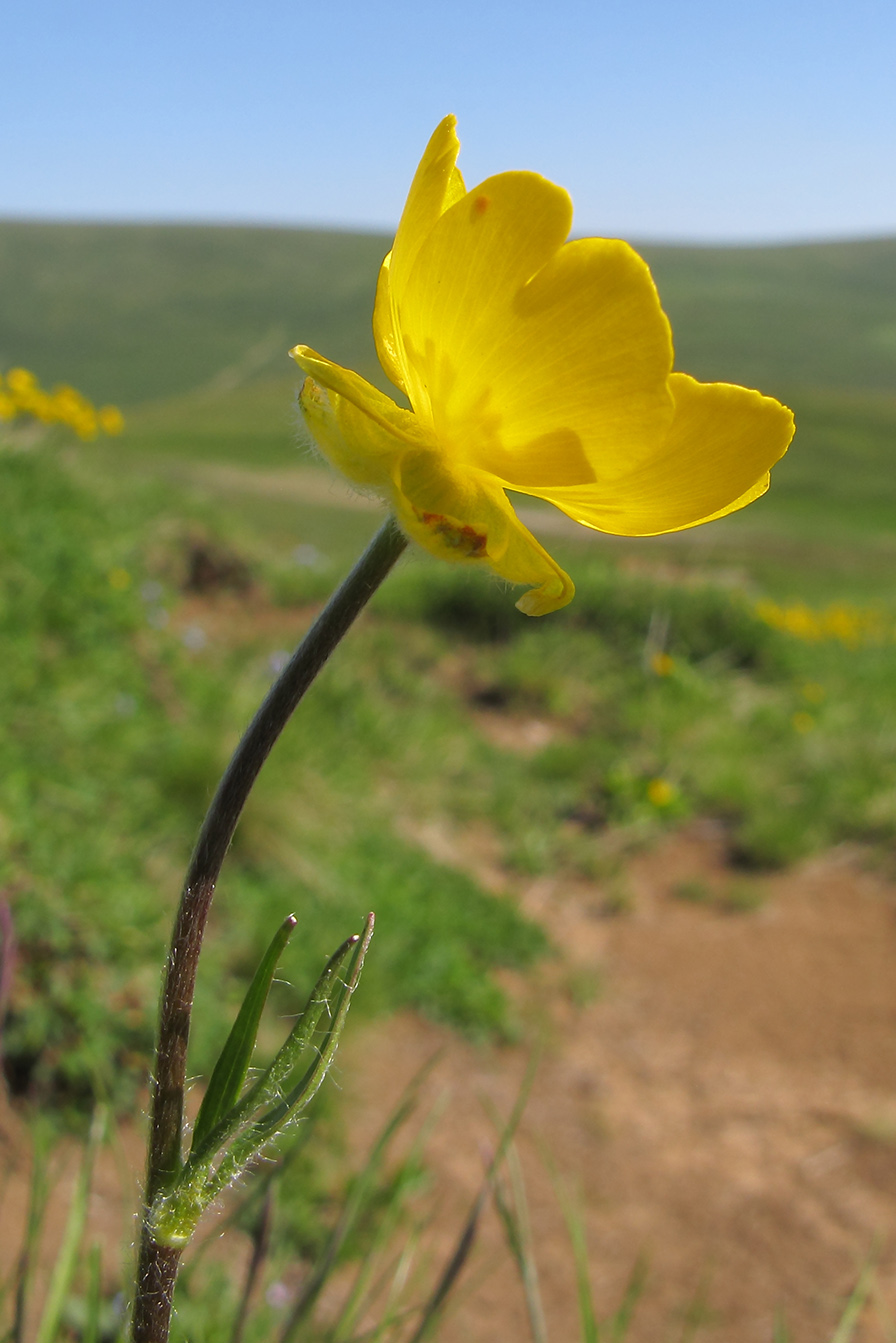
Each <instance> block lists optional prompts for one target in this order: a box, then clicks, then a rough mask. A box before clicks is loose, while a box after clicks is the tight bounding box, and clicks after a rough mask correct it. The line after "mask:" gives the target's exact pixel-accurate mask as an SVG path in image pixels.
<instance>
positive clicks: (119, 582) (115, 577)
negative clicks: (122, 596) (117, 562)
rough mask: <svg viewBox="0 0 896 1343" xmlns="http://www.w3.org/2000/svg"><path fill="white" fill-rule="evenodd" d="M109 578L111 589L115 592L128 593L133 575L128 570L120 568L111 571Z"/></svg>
mask: <svg viewBox="0 0 896 1343" xmlns="http://www.w3.org/2000/svg"><path fill="white" fill-rule="evenodd" d="M107 577H108V579H109V587H110V588H112V589H114V591H115V592H127V590H128V588H129V587H130V586H131V575H130V574H129V573H128V571H127V569H121V568H118V567H116V568H115V569H110V570H109V573H108V574H107Z"/></svg>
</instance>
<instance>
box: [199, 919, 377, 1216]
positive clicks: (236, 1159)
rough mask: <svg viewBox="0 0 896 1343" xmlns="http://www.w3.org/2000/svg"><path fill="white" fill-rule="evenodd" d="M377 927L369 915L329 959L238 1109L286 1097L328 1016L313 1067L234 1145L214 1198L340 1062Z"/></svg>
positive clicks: (216, 1182) (222, 1166) (213, 1186)
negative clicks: (358, 932) (348, 1019)
mask: <svg viewBox="0 0 896 1343" xmlns="http://www.w3.org/2000/svg"><path fill="white" fill-rule="evenodd" d="M373 926H374V919H373V915H372V914H369V915H368V916H367V922H366V925H365V928H364V932H363V934H362V935H361V936H360V937H358V936H357V935H355V936H354V937H351V938H349V939H348V941H346V942H344V943H343V944H342V946H341V947H340V948H339V950H338V951H337V952H336V954H335V955H334V956H333V957H332V958H331V960H330V962H329V964H328V965H327V968H326V969H325V970H324V972H323V974H322V975H321V977H320V979H319V980H318V981H317V984H316V985H315V988H314V991H313V993H312V994H311V997H310V998H309V1000H308V1004H307V1006H306V1008H305V1011H304V1012H303V1013H302V1016H301V1017H300V1018H299V1020H298V1021H297V1022H296V1024H295V1026H294V1027H293V1029H292V1031H291V1032H290V1036H289V1039H288V1040H287V1041H286V1044H285V1045H283V1047H282V1049H281V1050H280V1052H279V1053H278V1054H277V1057H276V1058H275V1059H274V1062H273V1063H272V1064H271V1066H270V1068H269V1069H268V1070H267V1072H266V1073H264V1074H263V1075H262V1076H261V1077H260V1078H259V1079H258V1082H257V1083H256V1085H255V1086H254V1087H253V1088H252V1091H251V1092H249V1093H248V1095H247V1096H246V1097H245V1098H244V1101H243V1102H242V1104H241V1106H240V1107H239V1108H240V1112H241V1115H242V1113H243V1111H244V1110H248V1109H249V1108H250V1105H251V1108H252V1109H257V1108H258V1107H259V1106H261V1105H263V1104H266V1103H269V1102H271V1101H274V1100H278V1098H279V1097H282V1096H283V1087H284V1086H285V1084H286V1082H287V1081H288V1078H289V1075H290V1073H291V1072H293V1071H294V1069H295V1068H296V1066H297V1064H298V1063H299V1061H300V1059H301V1055H302V1054H303V1053H304V1052H305V1049H306V1048H307V1047H308V1044H309V1043H310V1040H311V1037H312V1035H313V1034H314V1031H315V1029H316V1027H317V1024H318V1022H319V1021H320V1019H321V1017H322V1016H323V1014H324V1011H325V1010H326V1011H327V1014H328V1016H329V1017H330V1022H331V1024H330V1028H329V1030H328V1031H327V1033H326V1035H325V1036H324V1039H323V1041H322V1043H321V1044H320V1046H319V1047H318V1050H317V1057H316V1058H315V1060H314V1062H313V1063H312V1064H311V1065H310V1066H309V1067H308V1068H307V1070H306V1072H305V1074H304V1076H303V1077H302V1079H301V1081H300V1082H298V1083H297V1085H296V1086H294V1087H293V1088H292V1090H291V1091H290V1092H288V1094H287V1095H286V1096H285V1097H284V1098H283V1099H279V1100H278V1103H277V1104H275V1105H273V1108H272V1109H271V1110H269V1111H268V1113H267V1114H266V1115H264V1116H263V1117H262V1118H261V1119H259V1120H258V1121H257V1122H256V1123H255V1124H253V1125H252V1126H251V1128H249V1129H247V1130H246V1131H245V1132H244V1133H241V1134H240V1135H239V1136H238V1137H237V1138H236V1139H235V1140H234V1142H233V1144H232V1145H231V1147H230V1148H229V1149H228V1151H227V1153H226V1154H225V1156H224V1158H223V1159H222V1161H221V1164H220V1166H219V1167H218V1169H217V1171H216V1173H215V1177H214V1180H213V1181H212V1182H211V1184H210V1188H211V1189H212V1191H213V1192H212V1197H216V1196H217V1194H219V1193H220V1192H221V1191H222V1190H223V1189H226V1188H227V1186H228V1185H229V1184H230V1183H231V1181H232V1180H234V1179H235V1178H236V1177H237V1175H238V1174H239V1173H240V1171H241V1170H242V1169H243V1168H244V1167H245V1166H246V1165H247V1164H248V1162H249V1161H251V1160H252V1158H253V1157H255V1156H257V1155H258V1154H259V1153H260V1152H261V1151H262V1150H263V1148H265V1147H266V1146H267V1144H268V1143H269V1142H272V1141H273V1139H274V1138H276V1137H277V1136H278V1134H280V1133H282V1132H283V1131H284V1130H285V1129H286V1128H287V1127H288V1126H289V1124H290V1123H291V1121H292V1120H293V1119H294V1118H295V1117H296V1115H298V1114H299V1113H300V1111H302V1110H304V1109H305V1107H306V1106H307V1105H308V1104H309V1103H310V1101H311V1100H312V1099H313V1097H314V1096H315V1095H316V1094H317V1091H318V1089H319V1088H320V1086H321V1084H322V1082H323V1080H324V1078H325V1077H326V1075H327V1073H328V1072H329V1070H330V1065H331V1063H332V1062H333V1059H334V1058H335V1056H336V1050H337V1048H338V1047H339V1040H340V1037H341V1036H342V1028H343V1026H344V1025H345V1019H346V1017H347V1016H348V1009H349V1006H350V1005H351V999H352V994H353V993H354V991H355V989H356V988H357V987H358V981H359V979H360V978H361V971H362V969H363V967H364V957H365V956H366V954H367V949H368V947H369V946H370V941H371V938H372V937H373ZM345 960H348V974H347V977H346V979H345V980H342V979H340V977H339V970H340V969H341V968H342V965H343V962H344V961H345ZM334 1000H335V1007H334V1006H333V1001H334Z"/></svg>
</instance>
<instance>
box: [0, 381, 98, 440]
mask: <svg viewBox="0 0 896 1343" xmlns="http://www.w3.org/2000/svg"><path fill="white" fill-rule="evenodd" d="M4 381H5V387H4ZM20 415H24V416H30V417H31V418H32V419H35V420H39V421H40V423H41V424H64V425H67V426H68V427H69V428H70V429H73V430H74V431H75V433H76V434H77V435H78V437H79V438H82V439H91V438H96V436H97V433H98V431H102V432H103V433H104V434H120V433H121V431H122V429H123V428H124V416H123V415H122V413H121V411H120V410H119V409H118V407H117V406H103V407H102V408H101V409H100V410H97V409H96V407H95V406H94V405H93V403H92V402H91V401H89V400H88V399H87V397H86V396H83V395H82V393H81V392H78V391H76V390H75V388H74V387H68V386H66V385H65V384H60V385H59V386H57V387H54V388H53V390H52V392H46V391H44V389H43V388H42V387H41V385H40V383H39V382H38V380H37V378H36V377H35V376H34V374H33V373H31V372H30V371H29V370H28V369H27V368H11V369H10V370H9V372H8V373H7V374H6V378H5V380H4V379H3V378H2V377H0V420H14V419H16V418H17V417H18V416H20Z"/></svg>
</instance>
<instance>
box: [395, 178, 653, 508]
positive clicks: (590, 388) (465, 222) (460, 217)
mask: <svg viewBox="0 0 896 1343" xmlns="http://www.w3.org/2000/svg"><path fill="white" fill-rule="evenodd" d="M571 220H572V206H571V203H570V200H569V197H568V196H567V194H566V192H565V191H563V190H562V189H561V188H560V187H557V186H554V185H553V183H551V182H548V181H546V180H545V179H544V178H541V177H538V176H536V175H535V174H533V173H502V174H500V175H499V176H497V177H493V178H490V179H488V180H487V181H486V182H483V183H482V185H481V186H479V187H477V188H475V190H473V191H471V192H469V193H468V194H467V195H466V196H465V197H464V198H463V199H462V200H461V201H459V202H458V203H457V204H456V205H454V206H452V207H451V208H450V209H449V210H447V211H446V212H445V213H444V214H443V215H442V217H441V218H440V219H439V221H438V222H437V223H436V224H435V225H434V227H433V228H432V230H431V231H430V233H429V236H428V237H427V239H426V240H425V241H424V243H423V245H422V246H421V248H420V251H419V253H418V256H417V261H416V264H415V267H414V270H413V273H412V274H411V276H410V278H409V280H408V283H407V290H406V295H405V298H404V301H403V303H402V305H401V308H400V337H401V339H402V341H403V343H404V347H405V354H406V363H407V365H408V369H409V371H408V377H407V379H406V387H407V391H408V394H409V396H410V399H411V403H412V404H413V406H414V409H415V410H416V411H417V413H418V414H420V415H421V416H425V417H426V418H427V419H430V420H431V422H432V424H433V428H434V430H435V432H436V434H437V436H438V437H439V439H440V440H441V441H442V442H444V443H445V444H446V446H447V448H448V450H450V451H451V452H452V455H453V456H454V457H455V458H456V459H457V460H460V461H466V462H467V463H469V464H470V465H474V466H478V467H481V468H482V469H484V470H489V471H491V472H492V473H493V474H495V475H497V476H499V477H500V478H501V479H503V480H505V481H506V482H508V483H510V484H512V485H514V486H524V485H525V486H531V485H536V484H544V485H549V484H557V485H569V484H573V483H577V484H585V483H587V482H589V481H591V480H594V479H595V475H596V473H597V472H599V473H600V474H601V475H602V476H608V475H610V474H623V473H625V472H627V471H629V470H631V468H632V466H633V465H635V464H636V463H637V462H638V461H640V460H642V459H643V458H644V457H646V456H651V455H652V454H653V453H654V452H655V451H656V449H657V447H658V446H659V444H660V443H661V442H662V440H663V438H664V437H665V434H666V431H667V429H668V426H669V424H670V422H671V419H672V400H671V397H670V395H669V392H668V389H667V386H666V381H667V378H668V375H669V372H670V369H671V367H672V341H671V336H670V332H669V324H668V322H667V320H666V317H665V315H664V313H663V311H662V308H661V307H660V302H659V298H658V296H657V293H656V289H655V287H654V284H653V281H652V279H651V276H650V272H649V270H648V268H647V266H646V264H645V263H644V262H643V261H642V260H641V258H640V257H639V256H638V255H637V254H636V253H635V252H634V251H633V250H632V249H631V248H630V247H628V246H627V245H626V244H625V243H623V242H617V241H614V240H608V239H598V238H587V239H580V240H578V241H575V242H571V243H567V244H566V245H565V246H564V245H562V244H563V240H564V239H565V237H566V235H567V233H568V231H569V226H570V223H571Z"/></svg>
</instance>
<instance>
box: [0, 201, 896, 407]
mask: <svg viewBox="0 0 896 1343" xmlns="http://www.w3.org/2000/svg"><path fill="white" fill-rule="evenodd" d="M388 245H389V239H388V238H387V237H384V236H380V235H375V234H357V233H339V232H328V233H327V232H319V231H316V230H308V229H275V228H232V227H209V226H195V227H194V226H182V225H143V224H141V225H129V224H46V223H29V222H9V221H7V222H2V221H0V293H2V296H3V300H2V307H0V362H6V363H9V362H13V361H14V362H21V363H25V364H28V365H31V366H33V367H34V368H35V369H36V371H37V372H38V373H39V374H40V376H41V377H42V378H44V379H46V380H48V381H53V380H54V379H57V378H58V379H61V378H66V379H69V380H71V381H73V382H75V383H77V384H78V385H79V386H83V388H84V390H85V391H86V392H87V393H88V394H89V395H91V396H93V397H96V398H99V399H106V398H109V399H116V400H118V401H120V402H123V403H124V404H127V405H133V404H134V403H136V402H139V401H143V400H145V399H148V398H157V397H163V396H170V395H174V394H178V393H183V392H186V391H188V390H190V389H191V388H194V387H197V386H199V385H201V384H203V383H205V382H208V381H210V380H211V379H213V378H214V377H215V376H216V375H219V374H220V373H221V371H222V370H225V369H235V370H237V371H238V370H239V368H240V366H241V365H245V371H246V372H247V373H250V374H252V375H257V374H258V373H260V372H261V371H262V370H263V369H265V370H268V371H279V370H280V369H282V368H284V367H285V366H284V365H283V362H282V361H283V358H284V355H285V349H286V348H287V347H288V345H290V344H292V343H294V342H295V341H297V340H300V339H301V340H303V341H305V342H306V343H308V344H314V345H317V346H319V347H320V348H322V349H324V350H326V351H327V352H328V353H329V354H331V355H332V356H333V357H335V358H340V359H345V360H347V361H350V362H351V363H353V364H355V365H358V366H362V367H365V368H368V369H369V368H370V366H371V365H372V364H373V363H374V359H375V357H374V353H373V346H372V343H371V340H370V336H369V326H370V312H371V308H372V303H373V292H374V285H375V281H376V272H377V266H378V264H379V261H380V260H381V258H382V256H383V254H384V253H385V251H386V250H387V248H388ZM641 250H642V251H643V253H644V255H645V256H646V257H647V259H648V261H649V262H650V264H651V266H652V268H653V271H654V274H655V276H656V280H657V284H658V286H659V289H660V293H661V294H662V297H663V302H664V304H665V306H666V309H667V311H668V312H669V315H670V317H671V318H672V322H673V326H674V329H675V336H676V342H677V347H678V362H679V364H680V366H681V367H682V368H686V369H688V370H689V371H690V372H693V373H694V374H695V375H696V376H698V377H703V378H727V379H731V380H735V381H740V382H744V383H749V384H751V385H756V386H762V387H772V388H774V389H776V390H779V391H784V390H788V389H793V388H823V389H825V390H831V389H837V390H841V391H857V390H858V391H872V392H873V391H876V392H889V393H894V392H896V238H881V239H876V240H870V241H865V242H843V243H825V244H812V245H805V246H802V245H798V246H788V247H751V248H740V247H726V248H704V247H662V246H655V245H645V246H644V247H642V248H641Z"/></svg>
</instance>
